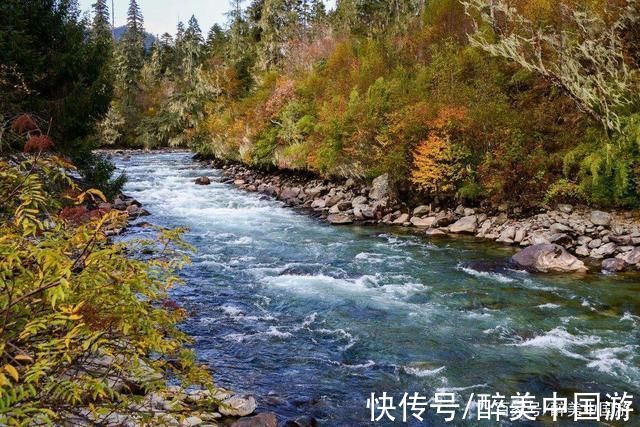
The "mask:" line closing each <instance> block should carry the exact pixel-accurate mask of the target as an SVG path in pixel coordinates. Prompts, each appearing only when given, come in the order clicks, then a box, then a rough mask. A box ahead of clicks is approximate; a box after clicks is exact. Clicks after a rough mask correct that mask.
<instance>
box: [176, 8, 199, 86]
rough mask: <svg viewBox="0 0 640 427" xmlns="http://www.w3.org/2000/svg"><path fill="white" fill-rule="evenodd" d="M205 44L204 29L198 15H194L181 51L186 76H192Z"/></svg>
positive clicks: (185, 34)
mask: <svg viewBox="0 0 640 427" xmlns="http://www.w3.org/2000/svg"><path fill="white" fill-rule="evenodd" d="M203 44H204V39H203V37H202V30H200V25H199V24H198V20H197V19H196V17H195V16H193V15H192V16H191V18H190V19H189V23H188V26H187V30H186V31H185V33H184V42H183V45H182V49H181V51H180V54H181V58H180V59H181V64H182V71H183V73H184V75H185V76H191V75H192V73H193V71H194V70H195V67H196V66H197V65H198V63H199V60H200V57H201V55H202V48H203Z"/></svg>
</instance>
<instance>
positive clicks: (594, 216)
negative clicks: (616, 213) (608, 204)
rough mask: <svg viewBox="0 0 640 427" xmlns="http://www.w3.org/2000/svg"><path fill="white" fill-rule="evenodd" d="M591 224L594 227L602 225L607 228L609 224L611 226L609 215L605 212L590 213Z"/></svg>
mask: <svg viewBox="0 0 640 427" xmlns="http://www.w3.org/2000/svg"><path fill="white" fill-rule="evenodd" d="M591 222H592V223H594V224H595V225H603V226H605V227H608V226H609V224H611V215H610V214H608V213H607V212H602V211H592V212H591Z"/></svg>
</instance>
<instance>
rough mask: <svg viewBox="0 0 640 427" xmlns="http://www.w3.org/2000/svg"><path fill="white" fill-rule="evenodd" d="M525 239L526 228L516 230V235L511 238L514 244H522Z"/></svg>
mask: <svg viewBox="0 0 640 427" xmlns="http://www.w3.org/2000/svg"><path fill="white" fill-rule="evenodd" d="M526 237H527V229H526V228H518V230H517V231H516V235H515V237H514V238H513V241H514V242H516V243H520V242H522V241H523V240H524V239H525V238H526Z"/></svg>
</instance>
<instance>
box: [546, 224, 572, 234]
mask: <svg viewBox="0 0 640 427" xmlns="http://www.w3.org/2000/svg"><path fill="white" fill-rule="evenodd" d="M549 231H551V233H552V234H557V233H569V232H571V231H572V229H571V227H569V226H568V225H564V224H561V223H559V222H557V223H555V224H553V225H552V226H551V227H549Z"/></svg>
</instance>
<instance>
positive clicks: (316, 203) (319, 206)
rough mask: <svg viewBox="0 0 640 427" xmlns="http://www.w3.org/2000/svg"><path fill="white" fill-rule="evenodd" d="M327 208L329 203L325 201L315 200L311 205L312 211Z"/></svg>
mask: <svg viewBox="0 0 640 427" xmlns="http://www.w3.org/2000/svg"><path fill="white" fill-rule="evenodd" d="M325 206H327V202H325V200H324V199H315V200H314V201H313V203H311V209H324V208H325Z"/></svg>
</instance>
